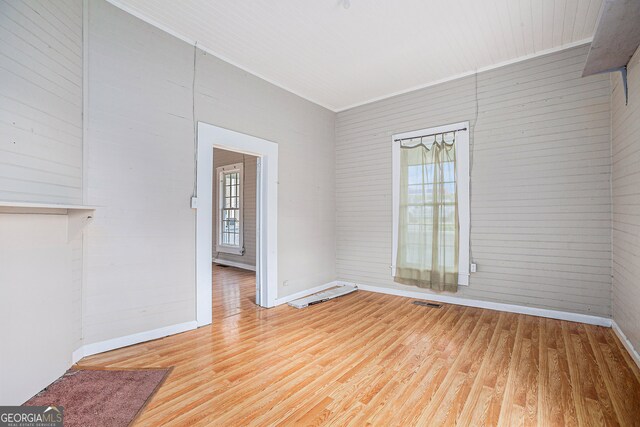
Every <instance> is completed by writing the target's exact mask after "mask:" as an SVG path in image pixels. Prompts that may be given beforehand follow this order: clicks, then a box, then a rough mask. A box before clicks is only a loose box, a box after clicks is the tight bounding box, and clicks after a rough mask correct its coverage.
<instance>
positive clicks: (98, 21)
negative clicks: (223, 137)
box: [83, 1, 195, 344]
mask: <svg viewBox="0 0 640 427" xmlns="http://www.w3.org/2000/svg"><path fill="white" fill-rule="evenodd" d="M88 7H89V10H88V14H89V39H88V43H89V47H90V54H89V62H88V66H89V87H90V91H89V100H88V101H89V102H88V114H89V122H88V135H87V141H85V143H86V146H87V147H88V156H89V158H88V168H89V170H88V182H87V185H88V188H87V190H88V191H87V193H88V203H90V204H95V205H98V206H101V208H100V209H99V211H98V214H97V215H96V218H95V220H94V221H93V223H92V224H91V225H90V226H89V227H88V228H87V229H86V231H85V235H86V236H87V239H86V242H87V250H86V253H85V263H86V269H87V274H86V281H85V284H84V288H83V290H84V305H83V329H84V343H85V344H90V343H95V342H99V341H103V340H107V339H111V338H116V337H121V336H126V335H130V334H133V333H137V332H142V331H147V330H152V329H157V328H160V327H163V326H168V325H174V324H179V323H183V322H188V321H191V320H193V319H194V316H195V286H194V284H195V265H194V259H195V243H194V239H195V233H194V230H195V211H194V210H192V209H191V208H190V206H189V197H190V196H191V195H192V192H193V187H194V154H193V153H194V124H193V115H192V105H193V104H192V82H193V48H190V47H189V46H188V45H186V43H184V42H182V41H180V40H178V39H176V38H175V37H172V36H171V35H169V34H167V33H165V32H163V31H161V30H159V29H157V28H154V27H151V26H149V25H147V24H141V22H140V20H138V19H137V18H135V17H133V16H132V15H129V14H127V13H125V12H123V11H121V10H120V9H117V8H116V7H115V6H113V5H111V4H109V3H107V2H105V1H91V2H89V3H88Z"/></svg>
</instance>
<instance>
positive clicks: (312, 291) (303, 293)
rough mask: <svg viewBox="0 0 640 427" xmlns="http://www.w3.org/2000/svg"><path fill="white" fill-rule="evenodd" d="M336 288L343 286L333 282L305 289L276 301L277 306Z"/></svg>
mask: <svg viewBox="0 0 640 427" xmlns="http://www.w3.org/2000/svg"><path fill="white" fill-rule="evenodd" d="M336 286H342V285H341V284H340V283H338V282H336V281H333V282H329V283H325V284H324V285H320V286H316V287H315V288H311V289H305V290H304V291H300V292H296V293H295V294H291V295H287V296H284V297H282V298H277V299H276V305H282V304H286V303H288V302H289V301H293V300H294V299H298V298H304V297H308V296H309V295H312V294H315V293H318V292H322V291H324V290H326V289H329V288H334V287H336Z"/></svg>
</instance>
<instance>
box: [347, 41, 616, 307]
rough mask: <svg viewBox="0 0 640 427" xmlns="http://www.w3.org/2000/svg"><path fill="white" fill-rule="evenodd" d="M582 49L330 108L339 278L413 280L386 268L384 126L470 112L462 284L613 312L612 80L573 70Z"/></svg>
mask: <svg viewBox="0 0 640 427" xmlns="http://www.w3.org/2000/svg"><path fill="white" fill-rule="evenodd" d="M586 54H587V47H586V46H583V47H578V48H574V49H569V50H566V51H562V52H558V53H554V54H550V55H546V56H542V57H538V58H534V59H530V60H527V61H524V62H520V63H516V64H512V65H508V66H505V67H503V68H499V69H495V70H491V71H486V72H482V73H480V74H479V75H478V78H477V89H476V79H475V78H474V76H471V77H465V78H462V79H459V80H456V81H452V82H447V83H443V84H440V85H437V86H433V87H429V88H425V89H421V90H418V91H415V92H411V93H408V94H404V95H399V96H395V97H392V98H388V99H385V100H382V101H378V102H375V103H372V104H368V105H364V106H362V107H357V108H354V109H351V110H348V111H345V112H341V113H338V118H337V125H336V207H337V215H336V219H337V226H336V236H337V270H338V278H339V279H340V280H344V281H347V282H356V283H361V284H365V285H371V286H377V287H382V288H391V289H402V290H413V291H420V289H418V288H413V287H407V286H402V285H399V284H396V283H395V282H394V281H393V280H392V277H391V273H390V264H391V262H390V260H391V235H392V229H391V223H392V221H391V165H392V164H391V142H390V141H391V135H393V134H396V133H401V132H406V131H411V130H416V129H424V128H428V127H433V126H439V125H443V124H448V123H455V122H460V121H465V120H469V121H470V122H471V127H472V132H471V135H470V136H471V144H472V147H473V154H472V159H473V160H472V168H471V248H472V252H473V258H474V260H475V261H476V262H477V263H478V272H477V273H474V274H472V275H471V277H470V285H469V287H468V288H467V287H464V288H460V290H459V291H458V293H457V295H459V296H461V297H465V298H471V299H478V300H486V301H495V302H501V303H508V304H520V305H524V306H529V307H540V308H546V309H554V310H563V311H569V312H575V313H585V314H592V315H599V316H605V317H608V316H610V313H611V297H610V295H611V229H610V216H611V206H610V188H609V187H610V156H609V151H610V144H609V133H610V119H609V113H610V111H609V95H610V84H609V78H608V77H607V76H606V75H604V76H603V75H600V76H592V77H588V78H584V79H582V78H580V76H581V72H582V67H583V65H584V61H585V59H586ZM476 91H477V104H476ZM476 106H477V124H475V121H476ZM474 124H475V126H474ZM424 292H425V295H428V292H427V291H424Z"/></svg>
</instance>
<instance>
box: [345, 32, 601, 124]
mask: <svg viewBox="0 0 640 427" xmlns="http://www.w3.org/2000/svg"><path fill="white" fill-rule="evenodd" d="M592 40H593V37H589V38H586V39H583V40H578V41H577V42H574V43H568V44H566V45H562V46H558V47H554V48H552V49H545V50H541V51H540V52H536V53H534V54H531V55H526V56H520V57H518V58H513V59H510V60H508V61H502V62H499V63H497V64H492V65H489V66H486V67H481V68H478V69H477V70H474V71H468V72H466V73H460V74H456V75H455V76H451V77H446V78H444V79H439V80H434V81H432V82H429V83H425V84H423V85H419V86H414V87H411V88H409V89H405V90H401V91H398V92H394V93H390V94H388V95H384V96H379V97H376V98H372V99H370V100H368V101H364V102H359V103H357V104H353V105H349V106H348V107H344V108H340V109H338V110H334V111H335V112H336V113H341V112H343V111H347V110H350V109H352V108H356V107H361V106H363V105H367V104H371V103H373V102H377V101H382V100H383V99H388V98H392V97H394V96H398V95H404V94H405V93H410V92H414V91H416V90H420V89H424V88H427V87H431V86H435V85H439V84H441V83H446V82H450V81H453V80H458V79H461V78H463V77H469V76H473V75H474V74H476V73H482V72H484V71H490V70H495V69H496V68H501V67H506V66H507V65H511V64H517V63H518V62H523V61H527V60H529V59H533V58H537V57H539V56H544V55H549V54H551V53H556V52H560V51H562V50H566V49H572V48H574V47H578V46H583V45H586V44H589V43H591V41H592Z"/></svg>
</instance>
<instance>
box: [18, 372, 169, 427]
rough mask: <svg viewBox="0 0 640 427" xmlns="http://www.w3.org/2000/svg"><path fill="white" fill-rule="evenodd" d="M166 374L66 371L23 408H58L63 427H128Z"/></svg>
mask: <svg viewBox="0 0 640 427" xmlns="http://www.w3.org/2000/svg"><path fill="white" fill-rule="evenodd" d="M170 371H171V369H141V370H140V369H137V370H90V369H78V370H70V371H68V372H67V373H65V374H64V375H63V376H62V377H60V378H59V379H58V380H56V381H55V382H54V383H53V384H51V385H50V386H48V387H47V388H45V389H44V390H42V391H41V392H40V393H38V394H37V395H35V396H34V397H32V398H31V399H29V400H28V401H27V402H25V404H24V405H25V406H62V407H63V408H64V425H65V427H75V426H83V427H84V426H87V427H88V426H101V427H102V426H113V427H119V426H128V425H130V424H131V423H132V422H133V420H135V418H136V417H137V416H138V414H140V413H141V412H142V409H144V407H145V405H146V404H147V402H148V401H149V400H150V399H151V397H152V396H153V394H154V393H155V392H156V391H157V390H158V388H159V387H160V385H162V382H163V381H164V379H165V378H166V377H167V374H168V373H169V372H170Z"/></svg>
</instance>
